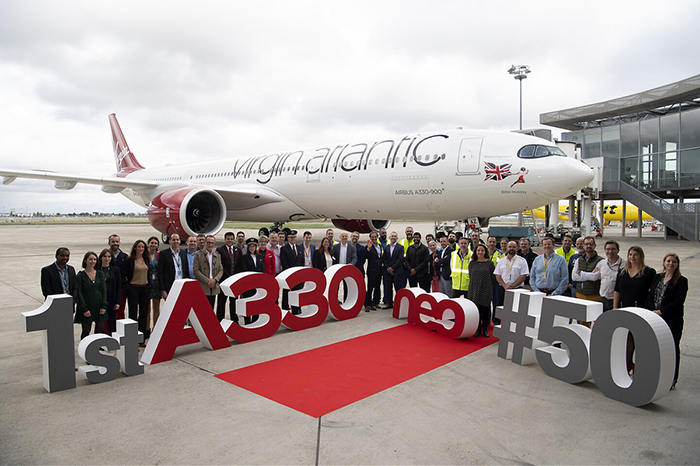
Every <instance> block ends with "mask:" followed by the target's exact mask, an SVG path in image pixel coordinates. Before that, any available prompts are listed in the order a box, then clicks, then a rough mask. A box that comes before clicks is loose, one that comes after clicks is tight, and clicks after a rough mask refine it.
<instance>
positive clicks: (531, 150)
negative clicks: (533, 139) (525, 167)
mask: <svg viewBox="0 0 700 466" xmlns="http://www.w3.org/2000/svg"><path fill="white" fill-rule="evenodd" d="M535 147H537V146H525V147H523V148H522V149H520V152H518V157H520V158H521V159H531V158H532V157H534V156H535Z"/></svg>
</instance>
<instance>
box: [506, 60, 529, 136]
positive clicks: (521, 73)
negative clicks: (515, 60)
mask: <svg viewBox="0 0 700 466" xmlns="http://www.w3.org/2000/svg"><path fill="white" fill-rule="evenodd" d="M508 73H509V74H512V75H513V77H514V78H515V79H517V80H518V81H520V129H521V130H522V129H523V79H526V78H527V75H528V74H529V73H530V67H529V66H527V65H513V66H511V67H510V69H509V70H508Z"/></svg>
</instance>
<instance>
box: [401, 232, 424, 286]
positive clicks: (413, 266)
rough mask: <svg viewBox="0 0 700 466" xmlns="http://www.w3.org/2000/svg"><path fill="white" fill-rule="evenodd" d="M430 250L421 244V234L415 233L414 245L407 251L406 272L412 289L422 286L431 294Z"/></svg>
mask: <svg viewBox="0 0 700 466" xmlns="http://www.w3.org/2000/svg"><path fill="white" fill-rule="evenodd" d="M429 259H430V250H428V248H427V246H426V245H425V244H423V243H421V234H420V233H418V232H417V231H416V232H415V233H413V244H412V245H410V246H409V247H408V250H407V251H406V270H407V272H408V283H409V284H410V286H411V287H416V286H420V287H421V288H423V289H424V290H425V291H426V292H428V293H429V292H430V277H429V276H428V260H429Z"/></svg>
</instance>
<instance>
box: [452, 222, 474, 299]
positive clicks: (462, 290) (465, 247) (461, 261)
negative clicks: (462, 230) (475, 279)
mask: <svg viewBox="0 0 700 466" xmlns="http://www.w3.org/2000/svg"><path fill="white" fill-rule="evenodd" d="M471 256H472V254H471V251H470V250H469V239H468V238H466V237H464V236H463V237H461V238H460V239H459V248H458V249H457V250H456V251H455V252H453V253H452V258H451V259H450V270H451V272H452V297H453V298H459V297H460V296H464V297H465V298H466V297H467V290H469V260H470V259H471Z"/></svg>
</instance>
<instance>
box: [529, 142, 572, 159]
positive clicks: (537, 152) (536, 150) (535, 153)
mask: <svg viewBox="0 0 700 466" xmlns="http://www.w3.org/2000/svg"><path fill="white" fill-rule="evenodd" d="M550 155H556V156H559V157H566V154H565V153H564V151H562V150H561V149H559V148H558V147H556V146H539V145H528V146H524V147H522V148H521V149H520V150H519V151H518V157H520V158H521V159H532V158H536V159H537V158H541V157H549V156H550Z"/></svg>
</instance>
